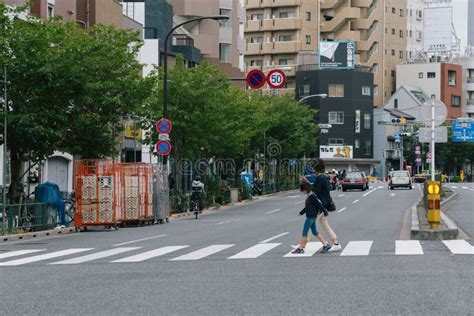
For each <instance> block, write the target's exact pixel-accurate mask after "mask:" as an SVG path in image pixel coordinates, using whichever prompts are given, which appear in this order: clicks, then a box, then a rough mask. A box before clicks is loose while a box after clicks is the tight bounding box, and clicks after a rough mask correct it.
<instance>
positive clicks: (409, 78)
mask: <svg viewBox="0 0 474 316" xmlns="http://www.w3.org/2000/svg"><path fill="white" fill-rule="evenodd" d="M396 72H397V76H396V82H397V89H398V88H400V87H401V86H402V85H409V86H417V87H419V88H421V90H423V91H424V92H425V93H426V94H427V95H428V96H429V97H430V99H436V100H440V101H442V102H443V103H444V104H445V105H446V107H447V110H448V123H450V122H451V121H450V120H452V119H454V118H458V117H461V116H462V108H461V95H462V89H463V88H462V87H463V80H462V67H461V65H459V64H452V63H443V62H441V63H439V62H430V63H422V64H416V63H415V64H403V65H398V66H397V70H396Z"/></svg>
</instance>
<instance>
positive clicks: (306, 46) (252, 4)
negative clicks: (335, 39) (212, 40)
mask: <svg viewBox="0 0 474 316" xmlns="http://www.w3.org/2000/svg"><path fill="white" fill-rule="evenodd" d="M318 3H319V0H245V9H246V15H247V21H246V23H245V41H246V45H247V46H246V54H245V69H246V72H248V71H250V70H252V69H260V70H262V71H264V72H265V73H268V72H269V71H270V70H272V69H278V68H280V69H284V70H285V72H286V75H287V83H286V86H285V87H284V89H282V92H294V89H295V80H296V79H295V75H296V66H297V65H298V63H299V62H298V53H300V52H304V51H306V52H316V51H317V47H318V39H319V38H318ZM300 63H301V62H300ZM313 63H316V58H315V59H314V62H313Z"/></svg>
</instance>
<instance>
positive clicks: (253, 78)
mask: <svg viewBox="0 0 474 316" xmlns="http://www.w3.org/2000/svg"><path fill="white" fill-rule="evenodd" d="M246 81H247V84H248V85H249V87H250V88H252V89H260V88H261V87H263V85H264V84H265V74H264V73H263V72H262V71H261V70H258V69H254V70H252V71H250V72H249V73H248V74H247V77H246Z"/></svg>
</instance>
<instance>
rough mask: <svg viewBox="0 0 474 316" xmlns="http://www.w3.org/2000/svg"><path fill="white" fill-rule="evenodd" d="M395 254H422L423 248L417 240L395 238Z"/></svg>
mask: <svg viewBox="0 0 474 316" xmlns="http://www.w3.org/2000/svg"><path fill="white" fill-rule="evenodd" d="M395 254H396V255H422V254H423V248H421V244H420V242H419V241H418V240H396V241H395Z"/></svg>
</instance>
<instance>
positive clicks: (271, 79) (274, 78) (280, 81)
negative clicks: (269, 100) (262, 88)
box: [267, 69, 286, 89]
mask: <svg viewBox="0 0 474 316" xmlns="http://www.w3.org/2000/svg"><path fill="white" fill-rule="evenodd" d="M267 83H268V85H269V86H270V87H271V88H273V89H280V88H282V87H283V86H284V85H285V83H286V75H285V73H284V72H283V71H281V70H279V69H275V70H272V71H270V73H269V74H268V76H267Z"/></svg>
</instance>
